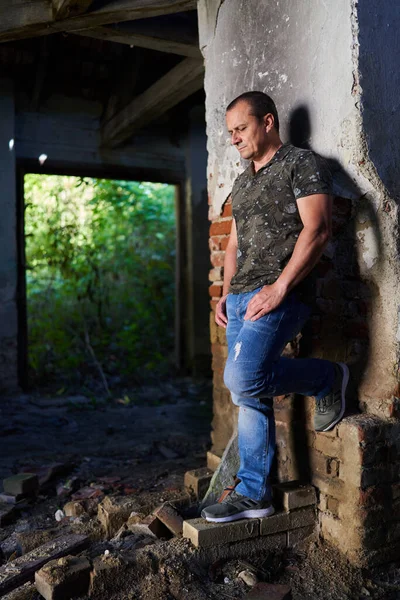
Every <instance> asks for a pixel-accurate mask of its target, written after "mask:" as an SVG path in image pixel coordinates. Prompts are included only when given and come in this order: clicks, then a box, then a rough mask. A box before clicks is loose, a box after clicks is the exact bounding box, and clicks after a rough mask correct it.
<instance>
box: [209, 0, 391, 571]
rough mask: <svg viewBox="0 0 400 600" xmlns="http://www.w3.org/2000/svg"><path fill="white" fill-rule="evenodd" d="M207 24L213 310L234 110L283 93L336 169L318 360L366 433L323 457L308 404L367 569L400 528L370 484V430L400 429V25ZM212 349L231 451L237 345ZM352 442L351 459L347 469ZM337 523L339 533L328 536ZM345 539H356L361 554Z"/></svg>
mask: <svg viewBox="0 0 400 600" xmlns="http://www.w3.org/2000/svg"><path fill="white" fill-rule="evenodd" d="M198 12H199V31H200V47H201V50H202V52H203V55H204V58H205V67H206V76H205V90H206V120H207V135H208V144H207V147H208V151H209V158H208V191H209V197H210V200H209V201H210V218H211V220H212V221H213V223H212V226H211V236H212V238H211V260H212V264H213V267H214V268H213V269H212V271H211V274H210V279H211V280H212V281H213V300H214V302H213V305H215V303H216V301H217V299H218V297H219V295H220V287H221V284H222V272H221V265H222V264H223V250H224V247H226V238H227V236H228V235H229V230H230V218H231V217H230V207H229V201H227V200H228V198H229V194H230V191H231V188H232V184H233V181H234V180H235V178H236V176H237V175H238V174H239V173H240V172H241V171H242V170H243V169H244V168H245V162H243V161H241V160H240V158H239V156H238V153H237V152H236V150H235V149H233V148H232V147H231V146H230V141H229V137H228V134H227V131H226V127H225V122H224V120H225V107H226V106H227V104H228V103H229V102H230V101H231V100H233V99H234V98H235V97H236V96H238V95H239V94H241V93H243V92H245V91H248V90H260V91H264V92H266V93H268V94H270V95H271V96H272V97H273V98H274V100H275V101H276V104H277V107H278V112H279V115H280V122H281V135H282V139H283V141H288V140H290V141H292V143H294V144H295V145H298V146H302V147H309V148H311V149H313V150H315V151H316V152H318V153H319V154H321V155H323V156H324V157H325V158H327V159H328V160H329V162H330V165H331V168H332V172H333V176H334V193H335V196H336V198H335V202H334V239H333V241H332V243H331V244H330V246H329V247H328V249H327V251H326V253H325V255H324V257H323V259H322V261H321V265H320V266H319V270H318V277H319V281H318V292H317V298H316V309H315V312H314V315H313V319H312V333H311V338H312V339H311V344H310V353H311V354H313V355H314V356H320V357H325V358H329V359H331V360H343V361H345V362H348V363H349V364H350V365H351V370H352V372H353V378H354V383H355V388H356V390H355V393H354V395H353V406H351V408H353V409H355V410H356V411H361V412H362V413H363V415H362V420H361V421H360V422H358V421H352V420H347V419H345V421H344V422H343V424H342V425H341V426H339V428H336V429H335V430H334V431H333V432H332V433H331V434H324V435H325V436H326V443H325V444H323V443H322V440H323V439H325V438H324V437H323V436H322V434H318V435H317V436H316V437H315V433H314V432H313V431H312V411H313V401H312V399H309V401H307V402H306V403H305V404H304V405H303V404H302V406H304V407H305V409H304V422H303V423H302V425H303V428H305V435H304V438H305V440H306V441H307V440H308V449H309V466H310V472H311V478H312V481H316V485H317V487H318V488H319V491H320V496H321V498H323V497H324V494H325V496H326V498H325V500H326V502H325V504H324V505H323V504H320V507H319V508H320V512H321V515H322V516H321V521H320V522H321V531H322V533H323V534H325V535H327V537H330V538H331V539H332V540H333V541H334V542H335V543H337V544H338V546H339V547H342V548H344V549H345V551H346V552H347V553H348V555H349V556H351V558H352V560H353V561H355V562H356V561H357V560H358V561H360V562H361V561H362V560H366V553H364V555H363V554H362V540H363V539H366V537H365V536H366V532H367V529H368V528H371V529H368V531H370V530H371V531H372V530H373V529H374V528H375V526H376V525H377V524H378V522H379V523H385V527H386V528H389V527H390V524H389V523H390V521H388V520H387V519H388V518H389V517H388V515H389V513H388V512H387V511H388V510H389V511H390V510H392V508H393V507H392V502H393V503H394V502H395V499H394V498H395V497H394V494H392V496H390V498H389V500H390V501H389V504H390V507H392V508H390V507H389V509H388V505H387V504H384V503H383V502H382V505H381V506H380V507H379V508H380V510H381V512H380V513H379V515H378V513H377V512H376V513H374V514H372V513H371V514H370V513H369V512H368V511H367V512H365V513H362V510H361V507H363V506H364V504H363V503H364V499H363V495H364V494H365V492H366V490H367V489H369V487H370V486H372V485H373V484H374V485H376V484H377V483H378V480H379V477H380V476H379V475H377V478H376V480H374V481H373V480H372V479H368V478H366V472H367V470H368V473H369V469H375V468H376V469H377V473H378V472H380V471H379V469H378V467H379V465H380V463H381V462H382V458H381V455H379V453H378V451H377V450H376V449H375V448H374V446H373V445H372V442H371V447H370V454H369V455H368V458H367V457H366V455H365V452H364V448H365V447H366V442H365V439H364V438H365V435H364V431H365V430H367V429H368V427H370V425H369V424H370V419H378V421H373V423H374V427H376V430H379V431H380V430H381V429H382V428H383V429H385V430H386V429H387V434H385V435H387V436H388V437H389V438H390V439H391V438H392V434H393V436H394V434H395V427H396V421H394V420H393V419H392V417H396V418H398V417H399V414H400V411H399V403H400V400H399V398H400V388H399V379H400V377H399V375H400V372H399V364H400V320H399V314H400V301H399V298H400V260H399V257H400V242H399V236H398V231H399V198H400V184H399V181H400V166H399V165H400V148H399V146H398V139H399V135H400V120H399V119H398V118H397V113H398V88H399V83H400V74H399V70H398V68H397V63H398V58H399V44H398V39H397V37H396V31H398V28H399V26H400V14H399V12H398V10H397V9H396V7H395V6H394V5H393V3H390V1H389V0H383V1H380V0H372V1H371V2H368V3H359V2H357V1H356V0H337V2H335V3H326V2H319V0H310V2H307V3H304V2H300V0H298V1H293V0H280V1H279V2H274V3H272V2H263V3H262V2H259V1H257V0H246V1H243V0H199V3H198ZM382 40H384V43H383V42H382ZM214 241H215V243H214ZM212 337H213V342H214V343H213V365H214V384H215V385H214V422H213V425H214V432H213V441H214V446H215V447H218V449H219V446H220V445H221V442H222V441H224V440H225V443H226V441H227V440H228V439H229V436H230V434H231V431H232V429H233V419H232V418H231V415H233V407H230V408H228V406H227V394H226V392H227V390H226V388H224V386H223V383H222V370H223V362H224V360H225V357H226V344H225V340H224V336H223V334H222V333H220V331H219V328H218V330H216V328H214V330H212ZM280 402H284V399H281V400H280ZM300 402H301V401H300ZM289 412H290V411H289V410H288V407H285V406H281V410H280V416H278V419H277V420H278V421H279V419H282V423H283V424H284V425H285V427H284V428H283V427H281V430H282V431H283V430H285V432H284V433H282V435H280V439H279V443H280V444H281V445H283V446H284V447H285V449H286V450H287V452H288V453H289V454H290V452H291V450H290V448H291V447H292V446H293V447H294V446H295V445H296V443H295V439H294V437H293V422H292V419H291V418H290V419H289V420H288V422H286V421H285V418H286V417H285V415H287V414H289ZM375 423H379V425H375ZM296 426H297V427H299V426H300V425H298V424H297V425H296ZM371 427H372V425H371ZM278 429H279V428H278ZM341 432H343V434H342V433H341ZM285 436H286V437H285ZM331 440H332V443H330V441H331ZM292 442H294V443H293V444H292ZM339 442H340V444H342V446H343V455H342V458H340V457H338V448H337V447H338V446H339ZM305 444H306V442H305ZM382 452H383V451H382ZM350 456H356V457H357V460H358V462H357V461H356V462H354V463H352V464H351V465H350V467H349V464H350V463H349V457H350ZM286 458H287V459H288V456H286ZM289 458H290V457H289ZM291 458H292V459H293V458H294V457H291ZM385 460H386V462H387V463H388V465H389V466H390V468H389V467H388V471H390V473H389V474H388V475H387V477H386V479H387V480H389V479H390V482H391V484H393V485H400V475H398V473H400V471H399V464H400V463H399V460H398V456H397V450H396V449H393V453H392V454H390V456H389V457H386V458H385ZM321 465H322V466H321ZM321 472H323V476H322V477H320V474H321ZM374 472H375V471H374ZM350 473H351V477H350ZM335 477H336V478H337V481H335V482H334V484H335V485H333V484H332V485H331V484H330V483H329V485H328V484H327V481H328V480H329V478H335ZM386 479H385V481H386ZM333 488H335V490H336V491H335V492H333V491H332V490H333ZM337 490H340V492H341V493H340V494H339V493H338V492H337ZM371 493H372V492H371ZM332 498H333V499H334V500H332ZM360 498H361V499H360ZM349 499H351V502H350V501H349ZM386 500H387V498H386ZM333 506H335V513H336V514H334V513H333V512H332V507H333ZM393 506H394V505H393ZM375 508H376V506H375ZM357 510H358V511H359V512H360V514H361V513H362V514H363V515H364V516H363V519H364V520H362V522H361V521H360V519H358V521H357V523H358V525H357V526H358V527H359V529H358V530H357V531H355V529H354V528H355V522H356V519H355V514H356V511H357ZM357 514H358V513H357ZM367 514H368V519H367V518H366V516H365V515H367ZM324 515H325V516H324ZM326 515H328V517H326ZM329 515H330V516H329ZM358 516H360V515H358ZM374 519H376V523H375V521H374ZM328 522H329V523H330V524H331V525H332V523H333V524H334V525H335V527H334V526H333V525H332V526H329V527H328V525H327V523H328ZM367 522H368V524H367ZM353 530H354V531H353ZM340 531H346V532H349V540H350V539H351V542H349V544H348V545H347V546H346V544H344V543H343V540H342V539H341V534H340ZM396 531H397V530H396ZM352 533H354V535H350V534H352ZM393 536H394V537H393ZM360 540H361V541H360ZM388 541H389V542H392V541H395V542H396V544H397V545H398V547H399V548H400V534H399V535H398V534H397V533H393V534H392V538H390V539H389V538H388V537H385V536H383V537H382V536H381V538H379V539H378V538H376V539H374V540H372V538H371V539H370V540H369V541H368V543H369V544H370V546H369V549H368V550H369V551H370V554H369V559H371V560H378V559H377V558H376V557H377V556H378V555H379V552H380V551H379V552H378V550H377V548H384V547H385V544H387V543H388ZM397 551H399V550H397ZM373 552H375V555H373ZM374 556H375V558H374ZM381 556H383V553H381Z"/></svg>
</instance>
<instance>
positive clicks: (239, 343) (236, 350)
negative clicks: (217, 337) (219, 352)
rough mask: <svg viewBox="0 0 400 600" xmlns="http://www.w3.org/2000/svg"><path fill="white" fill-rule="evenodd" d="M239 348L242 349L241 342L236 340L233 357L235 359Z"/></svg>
mask: <svg viewBox="0 0 400 600" xmlns="http://www.w3.org/2000/svg"><path fill="white" fill-rule="evenodd" d="M241 349H242V342H237V343H236V345H235V358H234V360H235V361H236V360H237V359H238V356H239V354H240V350H241Z"/></svg>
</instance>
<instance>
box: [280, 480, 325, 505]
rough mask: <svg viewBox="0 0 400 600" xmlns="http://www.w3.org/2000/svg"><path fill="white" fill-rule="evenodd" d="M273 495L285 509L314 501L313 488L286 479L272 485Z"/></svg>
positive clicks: (313, 502)
mask: <svg viewBox="0 0 400 600" xmlns="http://www.w3.org/2000/svg"><path fill="white" fill-rule="evenodd" d="M274 497H275V498H276V500H277V501H278V503H280V504H281V505H282V506H283V508H284V509H285V510H287V511H289V510H294V509H295V508H301V507H303V506H310V505H311V504H315V502H316V494H315V488H314V487H313V486H312V485H301V484H299V483H298V482H296V481H288V482H286V483H280V484H278V485H275V486H274Z"/></svg>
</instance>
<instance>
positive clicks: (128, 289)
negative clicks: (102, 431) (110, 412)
mask: <svg viewBox="0 0 400 600" xmlns="http://www.w3.org/2000/svg"><path fill="white" fill-rule="evenodd" d="M24 197H25V273H26V302H27V311H26V312H27V319H26V320H27V362H28V383H29V386H30V387H32V386H33V387H36V388H40V389H41V390H42V391H44V390H48V391H49V392H50V391H51V392H52V393H54V392H58V393H60V394H64V393H76V392H77V391H78V390H79V392H80V393H82V392H83V393H89V394H94V395H98V394H99V393H100V394H106V395H108V396H109V395H110V394H111V391H112V390H113V392H114V391H116V390H121V389H124V388H125V387H126V386H129V385H131V384H137V383H140V382H141V380H143V378H148V377H149V376H152V375H153V374H157V375H160V376H162V375H164V374H167V373H171V370H172V371H173V369H174V361H175V343H176V341H175V337H176V336H175V296H176V290H175V287H176V284H175V279H176V278H175V271H176V204H177V203H176V186H174V185H168V184H163V183H148V182H138V181H126V180H111V179H95V178H91V177H76V176H70V175H68V176H65V175H43V174H34V173H27V174H25V177H24Z"/></svg>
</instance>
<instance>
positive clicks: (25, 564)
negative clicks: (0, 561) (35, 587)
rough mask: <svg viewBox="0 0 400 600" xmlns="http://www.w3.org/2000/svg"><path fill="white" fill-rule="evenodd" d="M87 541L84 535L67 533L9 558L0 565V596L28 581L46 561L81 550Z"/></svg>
mask: <svg viewBox="0 0 400 600" xmlns="http://www.w3.org/2000/svg"><path fill="white" fill-rule="evenodd" d="M88 543H89V538H88V537H87V536H85V535H73V534H69V535H65V536H62V537H59V538H57V539H55V540H52V541H50V542H47V543H46V544H43V545H42V546H39V548H35V550H31V552H29V553H28V554H25V555H24V556H21V557H20V558H16V559H15V560H9V562H8V563H7V564H6V565H3V566H2V567H0V596H2V595H4V594H6V593H7V592H10V591H11V590H14V589H15V588H17V587H19V586H21V585H23V584H24V583H26V582H27V581H30V580H31V579H32V578H33V576H34V574H35V572H36V571H38V570H39V569H41V568H42V567H43V566H44V565H45V564H46V563H48V562H50V561H51V560H54V559H56V558H60V557H61V556H66V555H68V554H75V553H78V552H81V551H82V550H84V549H85V548H86V547H87V545H88Z"/></svg>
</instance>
